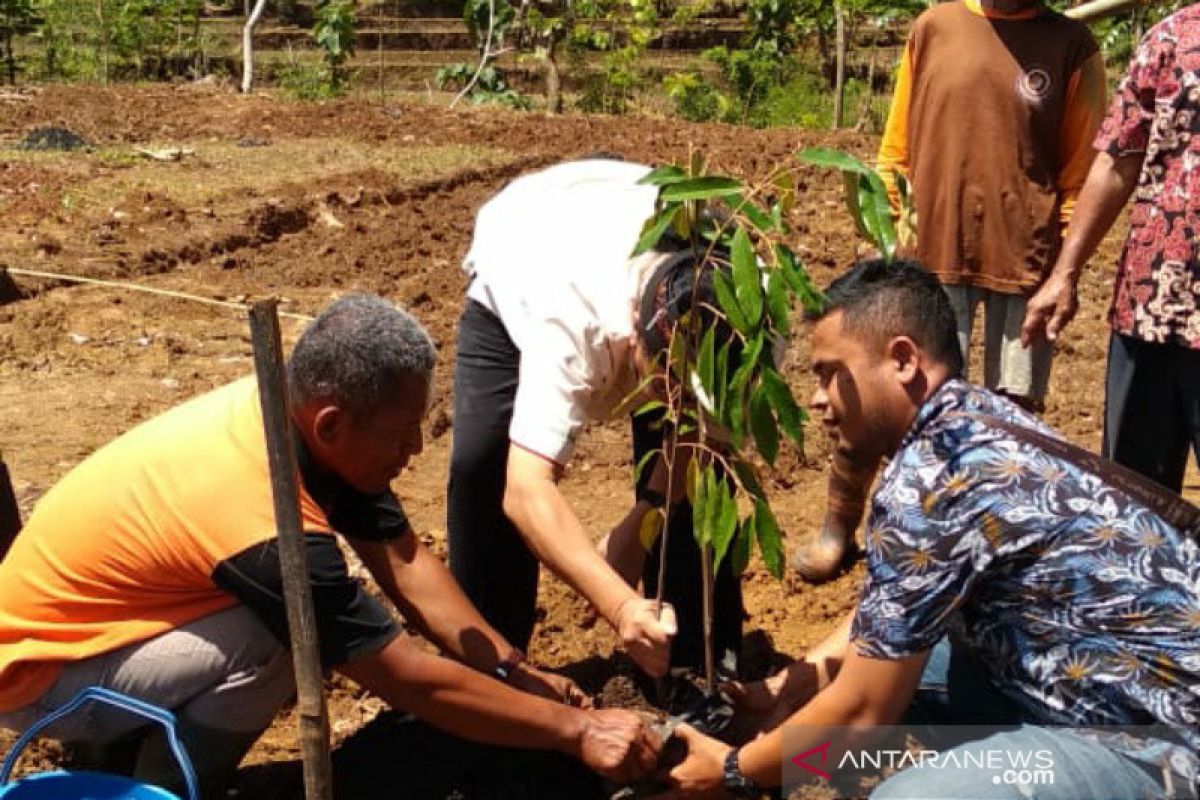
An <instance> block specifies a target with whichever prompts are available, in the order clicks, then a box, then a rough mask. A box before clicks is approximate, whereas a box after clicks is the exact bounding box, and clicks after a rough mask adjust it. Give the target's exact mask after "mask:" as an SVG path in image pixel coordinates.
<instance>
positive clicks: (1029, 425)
mask: <svg viewBox="0 0 1200 800" xmlns="http://www.w3.org/2000/svg"><path fill="white" fill-rule="evenodd" d="M827 298H828V304H827V306H826V308H825V310H824V311H823V312H822V313H821V314H819V315H817V316H815V318H813V319H812V320H811V321H812V322H813V323H815V324H814V326H813V330H812V342H813V353H812V360H813V370H814V372H815V373H816V377H817V380H818V384H819V385H818V387H817V389H816V392H815V394H814V396H813V400H812V405H813V408H814V410H815V411H816V413H817V415H818V416H819V417H820V418H821V420H822V422H824V424H825V425H826V426H827V427H828V428H829V429H830V431H831V432H832V433H833V434H834V435H836V436H837V437H839V439H841V440H843V442H842V443H845V444H849V445H852V446H854V447H856V448H859V447H862V448H871V449H874V450H876V451H877V452H876V455H878V456H880V457H884V458H887V459H888V465H887V468H886V470H885V471H884V472H883V475H882V478H881V481H880V485H879V488H878V490H877V491H876V493H875V495H874V497H873V498H872V501H871V509H870V518H869V520H868V523H867V534H866V542H867V567H868V572H867V579H866V585H865V586H864V588H863V592H862V596H861V598H860V600H859V604H858V607H857V609H856V610H855V611H854V613H853V614H852V615H851V618H850V619H848V620H846V621H845V622H844V623H843V624H842V625H841V626H839V628H838V630H837V631H835V632H834V633H833V634H832V635H831V636H830V637H829V638H828V639H827V640H826V641H824V642H823V643H821V644H820V645H818V646H817V647H816V648H814V649H813V650H811V651H810V652H809V653H808V654H807V655H806V656H805V658H804V659H802V660H798V661H796V662H795V663H793V664H792V665H791V666H790V667H788V668H787V669H786V670H784V671H783V672H781V673H780V674H778V675H776V676H775V677H773V678H771V679H768V680H767V681H765V682H763V683H760V684H752V685H749V686H746V687H740V688H738V689H737V690H736V694H737V695H738V697H737V699H738V701H739V703H740V705H741V708H742V710H743V711H746V712H748V714H751V715H753V714H758V715H760V716H761V720H760V721H765V723H764V724H763V725H762V727H763V728H764V729H767V728H771V727H772V726H773V729H772V730H769V731H768V732H767V733H765V734H764V735H762V736H760V737H759V738H757V739H756V740H754V741H753V742H751V743H750V744H747V745H745V746H744V747H742V748H740V749H738V748H734V749H731V748H730V747H729V746H728V745H725V744H722V743H720V742H716V741H714V740H712V739H708V738H706V737H704V736H702V735H701V734H699V733H697V732H695V731H694V730H692V729H690V728H686V727H685V728H683V729H682V733H681V735H682V736H683V738H684V739H685V740H686V742H687V744H688V756H687V758H686V760H685V761H684V762H683V763H682V764H680V765H679V766H677V767H676V768H674V769H673V770H672V771H671V773H670V777H671V780H672V783H673V785H674V788H673V789H672V790H671V791H670V792H669V793H668V794H667V795H664V796H666V797H688V798H698V797H728V796H730V795H733V796H757V795H755V794H753V792H755V791H757V790H759V789H761V788H762V787H768V786H775V785H778V784H779V782H780V780H781V763H782V760H783V758H784V757H785V755H789V756H790V755H793V754H795V753H804V752H806V751H808V750H810V748H815V749H819V748H820V746H821V745H822V742H823V739H824V738H827V737H828V735H829V730H828V729H829V728H835V727H838V728H842V727H845V728H849V727H855V728H858V727H862V726H880V725H893V724H897V723H900V722H901V721H905V722H926V723H933V724H935V725H942V726H952V725H958V726H962V725H992V726H1006V728H1005V730H1004V731H1003V732H999V733H994V734H992V735H990V736H988V737H987V738H985V739H981V740H978V741H974V742H959V743H958V744H957V746H958V747H963V748H975V749H976V750H978V749H979V748H980V747H981V746H984V747H987V748H989V749H996V750H1007V751H1015V750H1020V751H1025V752H1029V751H1046V750H1049V751H1052V752H1053V753H1054V755H1055V759H1054V761H1055V764H1054V781H1053V783H1052V784H1051V785H1038V786H1030V785H1028V784H1025V785H1004V784H1001V783H998V782H997V783H993V782H992V781H990V780H987V781H984V780H981V779H980V775H979V774H978V770H976V771H974V772H972V771H971V770H938V769H929V768H927V766H926V765H922V766H918V767H913V768H910V769H907V770H903V771H901V772H899V773H897V774H896V775H894V776H893V777H891V778H889V779H887V780H885V781H884V782H883V783H882V784H880V785H879V786H878V787H877V788H876V789H875V790H874V792H873V793H872V795H871V796H872V798H893V799H894V798H918V797H920V798H930V797H937V798H956V799H959V800H961V798H1027V797H1037V798H1046V799H1052V800H1085V798H1086V800H1103V798H1110V799H1111V800H1130V799H1131V798H1143V797H1158V798H1162V797H1194V796H1195V787H1196V782H1197V775H1198V773H1200V755H1198V753H1200V547H1198V546H1197V543H1196V541H1195V540H1193V539H1191V538H1189V537H1187V536H1185V535H1183V534H1182V533H1180V532H1179V531H1178V530H1177V529H1176V528H1175V527H1173V526H1172V525H1171V524H1168V523H1167V522H1166V521H1164V519H1163V518H1162V517H1160V516H1159V515H1158V514H1157V513H1155V511H1152V510H1151V509H1150V508H1148V507H1147V506H1145V505H1142V504H1141V503H1139V502H1137V501H1135V500H1133V499H1132V498H1131V497H1130V496H1129V495H1128V494H1126V493H1125V491H1124V490H1122V489H1118V488H1114V486H1112V485H1110V482H1109V481H1107V480H1106V479H1104V478H1101V477H1099V476H1097V474H1095V472H1093V471H1089V470H1087V469H1084V468H1083V467H1082V466H1080V464H1079V463H1078V462H1077V460H1076V459H1074V458H1072V457H1070V456H1069V454H1064V453H1063V452H1061V451H1060V448H1057V447H1043V446H1042V445H1041V444H1039V443H1037V442H1036V441H1034V439H1036V435H1037V434H1039V433H1040V434H1041V435H1043V436H1047V435H1048V436H1050V437H1053V438H1054V440H1057V438H1058V437H1057V434H1055V433H1054V432H1053V431H1052V430H1050V429H1049V428H1048V427H1046V426H1045V425H1044V424H1042V423H1041V422H1039V421H1038V419H1037V418H1036V417H1034V416H1032V415H1030V414H1027V413H1025V412H1024V411H1022V410H1021V409H1020V408H1019V407H1017V406H1016V405H1014V404H1013V403H1011V402H1009V401H1008V400H1005V399H1004V398H1002V397H1000V396H999V395H996V394H994V393H992V392H989V391H987V390H985V389H982V388H979V387H976V386H973V385H971V384H969V383H967V382H966V381H964V380H963V379H962V377H961V375H962V369H963V363H962V361H963V359H962V353H961V351H960V350H959V347H958V344H957V341H956V339H955V324H954V315H953V311H952V310H951V308H950V305H949V301H948V299H947V298H946V295H945V294H944V293H943V292H942V290H941V288H940V287H939V286H938V283H937V281H936V279H934V278H933V277H932V276H931V275H930V274H929V273H927V272H926V271H925V270H923V269H922V268H921V267H920V266H919V265H917V264H915V263H913V262H904V261H901V262H894V263H891V264H888V263H885V262H883V261H867V262H863V263H860V264H858V265H856V266H855V267H854V269H852V270H851V271H850V272H849V273H847V274H846V275H844V276H843V277H841V278H839V279H838V280H836V281H834V282H833V284H832V285H831V286H830V287H829V289H828V292H827ZM1014 426H1019V428H1015V427H1014ZM1021 429H1031V430H1033V431H1035V434H1034V436H1032V437H1031V436H1029V435H1025V434H1023V433H1018V432H1017V431H1020V430H1021ZM1051 444H1053V442H1051ZM1051 450H1054V451H1055V452H1056V453H1057V454H1052V452H1051ZM778 723H784V724H778ZM1146 726H1155V727H1154V729H1153V731H1152V732H1151V733H1149V734H1148V733H1147V728H1146ZM784 728H790V731H791V732H790V733H789V739H788V743H787V752H786V754H785V752H784V744H783V729H784ZM822 728H824V729H825V730H824V731H822ZM1122 732H1126V733H1131V734H1133V735H1129V736H1122V735H1119V734H1121V733H1122ZM805 737H809V738H811V739H812V741H808V739H806V738H805ZM835 744H837V743H836V742H835ZM842 744H843V746H845V745H847V744H849V742H842ZM939 749H943V748H940V747H939ZM947 749H948V748H947Z"/></svg>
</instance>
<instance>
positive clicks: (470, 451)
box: [446, 300, 538, 650]
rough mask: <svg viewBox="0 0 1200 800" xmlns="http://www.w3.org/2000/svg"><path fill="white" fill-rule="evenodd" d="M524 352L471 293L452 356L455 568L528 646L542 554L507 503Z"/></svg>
mask: <svg viewBox="0 0 1200 800" xmlns="http://www.w3.org/2000/svg"><path fill="white" fill-rule="evenodd" d="M520 359H521V354H520V351H518V350H517V346H516V345H515V344H513V341H512V339H511V338H510V337H509V335H508V332H507V331H506V330H505V329H504V325H503V324H502V323H501V322H500V320H499V319H498V318H497V317H496V316H495V315H494V314H492V313H491V312H490V311H488V310H487V309H486V308H484V307H483V306H482V305H480V304H479V303H477V302H475V301H474V300H468V301H467V307H466V308H465V309H464V310H463V314H462V318H461V319H459V322H458V353H457V355H456V357H455V361H454V425H453V428H452V430H453V432H454V443H453V445H452V446H451V449H450V483H449V486H448V487H447V509H446V511H447V520H446V531H447V533H446V537H447V540H448V544H449V549H450V571H451V572H452V573H453V574H454V577H455V579H456V580H457V581H458V582H459V584H460V585H461V586H462V588H463V590H464V591H465V592H466V593H467V597H469V598H470V599H471V602H472V603H474V604H475V607H476V608H478V609H479V611H480V613H482V614H483V617H484V619H486V620H487V621H488V622H490V623H491V624H492V626H493V627H494V628H496V630H498V631H500V633H502V634H504V638H506V639H508V641H509V642H511V643H512V644H513V645H514V646H516V647H520V648H521V649H522V650H524V649H526V648H527V647H528V646H529V637H530V636H531V635H532V634H533V624H534V616H535V614H536V612H537V584H538V562H537V559H536V558H535V557H534V555H533V553H531V552H529V548H528V547H527V546H526V544H525V540H524V539H522V538H521V534H520V533H519V532H518V531H517V528H516V526H515V525H513V524H512V522H511V521H509V519H508V517H506V516H505V515H504V507H503V502H504V486H505V477H506V474H507V467H508V427H509V422H511V421H512V414H513V401H514V400H515V399H516V396H517V380H518V377H519V374H518V373H519V365H520Z"/></svg>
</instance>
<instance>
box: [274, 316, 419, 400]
mask: <svg viewBox="0 0 1200 800" xmlns="http://www.w3.org/2000/svg"><path fill="white" fill-rule="evenodd" d="M436 360H437V351H436V350H435V349H434V346H433V342H432V341H431V340H430V338H429V334H428V333H426V332H425V329H424V328H423V327H421V324H420V323H419V322H417V320H416V319H415V318H414V317H413V316H412V315H411V314H409V313H408V312H406V311H404V310H402V309H400V308H397V307H396V306H394V305H392V304H391V303H389V302H388V301H387V300H384V299H383V298H381V297H375V296H373V295H364V294H351V295H347V296H345V297H343V298H341V299H340V300H337V301H336V302H334V303H333V304H332V305H330V306H329V307H328V308H326V309H325V310H324V311H322V312H321V314H320V315H319V316H318V317H317V318H316V319H315V320H313V322H312V323H311V324H309V326H308V327H307V328H306V329H305V331H304V333H303V334H301V336H300V339H299V340H298V341H297V342H296V346H295V348H293V350H292V355H291V358H289V359H288V364H287V376H288V389H289V391H290V392H291V395H292V401H293V402H294V403H295V404H296V405H302V404H304V403H307V402H309V401H310V400H313V399H316V398H329V399H332V400H335V401H336V402H337V403H338V404H339V405H341V406H343V407H344V408H347V409H348V410H350V411H351V412H353V413H355V414H362V415H369V414H372V413H374V412H375V411H377V410H378V409H379V408H380V407H381V406H382V405H383V403H384V402H386V401H387V400H388V399H389V397H390V393H391V392H392V391H393V390H395V388H396V386H397V384H398V383H399V381H401V380H403V379H404V378H405V377H407V376H411V375H423V376H424V375H428V374H429V373H430V371H432V370H433V366H434V362H435V361H436Z"/></svg>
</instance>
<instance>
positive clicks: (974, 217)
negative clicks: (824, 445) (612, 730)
mask: <svg viewBox="0 0 1200 800" xmlns="http://www.w3.org/2000/svg"><path fill="white" fill-rule="evenodd" d="M1104 81H1105V78H1104V62H1103V58H1102V56H1101V54H1100V52H1099V49H1098V48H1097V45H1096V42H1095V40H1094V39H1093V38H1092V36H1091V34H1090V33H1089V32H1088V30H1087V28H1086V27H1085V26H1084V25H1083V24H1082V23H1079V22H1075V21H1073V20H1070V19H1067V18H1065V17H1063V16H1062V15H1061V14H1058V13H1056V12H1053V11H1051V10H1049V9H1047V8H1046V7H1045V6H1043V5H1042V4H1041V3H1040V2H1037V0H958V1H957V2H953V3H943V4H941V5H937V6H934V7H933V8H931V9H929V10H928V11H926V12H924V13H923V14H922V15H921V16H920V17H919V18H918V19H917V21H916V22H915V23H914V24H913V28H912V31H911V32H910V34H909V38H908V42H907V44H906V46H905V49H904V56H903V58H902V60H901V62H900V70H899V73H898V74H897V76H896V89H895V94H894V96H893V98H892V107H891V112H890V113H889V115H888V122H887V127H886V130H885V131H884V136H883V142H882V143H881V145H880V148H879V170H880V171H881V172H882V173H884V175H885V177H890V175H891V174H893V173H899V174H902V175H904V176H905V177H906V178H907V179H908V181H909V183H910V184H911V186H912V195H913V199H914V201H915V206H916V214H917V245H916V252H915V254H914V255H915V256H916V257H917V258H918V259H919V260H920V261H921V263H923V264H925V265H926V266H927V267H928V268H929V270H930V271H931V272H932V273H933V274H934V275H936V276H937V277H938V279H939V280H940V281H941V283H942V286H943V287H944V288H945V289H946V292H947V294H948V295H949V296H950V302H951V305H952V306H953V308H954V312H955V315H956V316H957V319H958V338H959V345H960V346H961V347H962V349H963V353H964V354H966V353H968V352H969V349H970V341H971V331H972V327H973V326H972V323H973V321H974V316H975V311H976V309H977V308H978V307H979V305H981V304H982V305H983V307H984V310H985V323H984V341H983V361H984V365H983V366H984V375H983V383H984V385H986V386H987V387H988V388H989V389H992V390H994V391H996V392H998V393H1000V394H1003V395H1005V396H1006V397H1009V398H1010V399H1012V400H1014V401H1016V402H1017V403H1019V404H1020V405H1021V406H1023V407H1025V408H1028V409H1030V410H1041V409H1042V407H1043V403H1044V400H1045V396H1046V387H1047V384H1048V383H1049V379H1050V362H1051V349H1050V347H1049V345H1048V344H1045V343H1041V344H1039V345H1036V346H1034V347H1032V348H1028V349H1027V348H1026V347H1024V345H1022V343H1021V338H1020V332H1021V323H1022V322H1023V321H1024V318H1025V306H1026V300H1027V299H1028V297H1029V296H1030V295H1031V294H1032V293H1033V292H1034V291H1035V290H1036V289H1037V288H1038V287H1039V286H1040V285H1041V283H1042V281H1043V280H1045V278H1046V276H1047V274H1048V272H1049V270H1050V267H1051V266H1052V265H1053V264H1054V261H1055V258H1056V256H1057V254H1058V251H1059V248H1060V246H1061V243H1062V235H1063V231H1064V229H1065V228H1066V225H1067V222H1068V221H1069V220H1070V218H1071V212H1072V210H1073V208H1074V205H1075V199H1076V197H1077V196H1078V194H1079V189H1080V187H1081V186H1082V185H1083V181H1084V179H1085V178H1086V176H1087V171H1088V167H1089V165H1090V164H1091V161H1092V157H1093V152H1092V149H1091V146H1090V145H1091V139H1092V136H1093V135H1094V134H1095V132H1096V130H1097V128H1098V127H1099V124H1100V120H1101V118H1102V117H1103V115H1104V105H1105V100H1104ZM877 468H878V463H876V462H872V461H871V460H870V459H864V458H862V457H861V456H859V455H858V454H856V453H854V452H852V451H851V450H849V449H847V448H846V447H845V446H844V445H839V446H838V447H837V449H836V451H835V455H834V459H833V469H832V474H831V477H830V482H829V503H828V506H827V509H826V516H825V521H824V524H823V527H822V530H821V532H820V534H819V535H818V537H817V539H816V541H815V542H813V543H812V544H811V545H809V546H808V547H807V548H806V549H804V550H801V551H800V552H798V553H797V554H796V556H795V557H794V559H793V566H794V567H795V568H796V570H797V571H798V573H799V574H800V576H801V577H802V578H805V579H807V580H810V581H814V582H816V581H821V580H826V579H828V578H830V577H832V576H833V575H834V574H836V572H837V570H838V567H839V566H840V564H841V563H842V560H843V558H844V557H845V555H846V554H847V549H848V546H849V543H850V542H851V541H852V536H853V533H854V529H855V528H856V527H857V526H858V523H859V522H860V521H861V519H862V514H863V507H864V506H863V503H864V498H865V497H866V492H867V489H868V488H869V486H870V483H871V481H872V480H873V478H874V476H875V472H876V470H877Z"/></svg>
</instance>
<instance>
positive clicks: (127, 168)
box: [0, 138, 516, 212]
mask: <svg viewBox="0 0 1200 800" xmlns="http://www.w3.org/2000/svg"><path fill="white" fill-rule="evenodd" d="M139 146H140V147H143V148H145V149H148V150H156V149H160V148H164V149H165V148H167V147H182V148H187V149H191V150H194V151H195V152H194V154H192V155H187V156H184V157H183V158H182V159H181V160H179V161H166V162H164V161H155V160H152V159H147V158H144V157H142V156H140V155H139V154H138V153H137V152H136V150H135V149H134V147H133V146H122V147H112V148H99V149H96V150H93V151H91V152H83V151H78V152H74V153H61V152H26V151H23V150H16V149H2V150H0V162H23V163H28V164H33V165H37V166H38V167H40V168H41V169H43V170H46V171H48V172H53V173H56V175H57V176H58V177H59V179H60V181H61V184H60V185H63V189H62V197H61V201H62V202H61V205H62V208H63V210H64V211H68V212H74V211H85V210H91V209H96V208H108V207H112V206H115V205H118V204H119V203H120V202H121V200H122V199H124V198H125V197H129V196H131V195H132V196H136V195H144V194H154V195H157V196H162V197H166V198H168V199H170V200H171V201H173V202H175V203H178V204H179V205H181V206H184V207H196V206H203V205H206V204H210V203H215V202H220V201H222V200H230V201H234V200H244V198H245V197H246V196H247V194H250V193H253V194H256V195H258V196H263V195H270V194H271V193H272V192H273V191H276V190H278V189H280V188H281V187H283V186H285V185H288V184H297V183H300V184H303V183H319V182H320V181H321V180H325V179H334V178H337V177H340V176H345V175H352V174H355V173H359V172H364V171H367V170H376V171H380V172H383V173H385V174H387V175H389V176H391V177H392V178H394V179H395V180H396V182H397V183H398V184H403V183H409V182H414V181H424V180H432V179H435V178H437V177H439V176H441V175H447V174H451V173H454V172H457V171H459V170H462V169H466V168H488V167H494V166H501V165H503V164H506V163H509V162H511V161H512V160H514V159H515V158H516V156H515V155H514V154H512V153H509V152H507V151H504V150H498V149H493V148H484V147H467V146H459V145H446V146H437V147H425V146H408V147H406V146H403V145H373V144H368V143H364V142H359V141H353V140H348V139H341V138H305V139H286V140H279V141H275V142H272V143H270V144H267V145H265V146H260V147H239V146H238V145H237V143H236V142H233V141H220V142H213V141H203V142H171V143H169V144H162V145H159V144H142V145H139Z"/></svg>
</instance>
